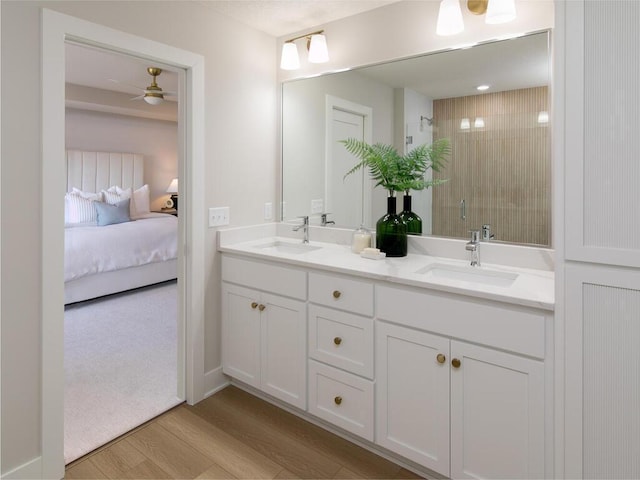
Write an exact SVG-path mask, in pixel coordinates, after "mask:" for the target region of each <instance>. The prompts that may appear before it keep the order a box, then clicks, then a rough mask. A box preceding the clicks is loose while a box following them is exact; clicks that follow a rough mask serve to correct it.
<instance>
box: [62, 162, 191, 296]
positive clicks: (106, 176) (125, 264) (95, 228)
mask: <svg viewBox="0 0 640 480" xmlns="http://www.w3.org/2000/svg"><path fill="white" fill-rule="evenodd" d="M148 192H149V190H148V186H147V185H145V184H144V157H143V156H142V155H139V154H134V153H104V152H88V151H79V150H67V194H66V195H65V261H64V275H65V304H69V303H75V302H80V301H84V300H88V299H92V298H96V297H101V296H104V295H109V294H112V293H118V292H123V291H126V290H130V289H133V288H138V287H143V286H146V285H152V284H155V283H160V282H164V281H167V280H172V279H175V278H176V277H177V243H178V219H177V217H175V216H173V215H167V214H162V213H153V212H150V211H149V197H148V195H149V193H148ZM127 195H129V199H128V200H126V198H127ZM145 197H146V198H145ZM96 200H97V201H100V202H101V203H100V205H97V206H96V204H93V203H90V202H92V201H96ZM125 205H126V207H125ZM94 207H95V208H94ZM98 207H100V208H98ZM96 210H98V214H99V215H101V216H99V221H98V220H96V218H89V217H90V215H91V212H93V215H94V216H95V211H96ZM125 210H126V213H127V214H128V215H127V216H128V217H129V218H130V219H131V220H130V221H128V220H127V219H126V218H121V219H118V218H119V217H118V214H122V212H124V211H125ZM101 212H103V213H102V214H101ZM113 212H116V213H113ZM114 219H115V220H114ZM110 222H115V223H110Z"/></svg>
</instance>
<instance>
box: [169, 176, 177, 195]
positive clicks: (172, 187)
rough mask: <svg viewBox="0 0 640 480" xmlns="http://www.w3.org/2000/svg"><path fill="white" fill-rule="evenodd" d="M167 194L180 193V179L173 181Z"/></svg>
mask: <svg viewBox="0 0 640 480" xmlns="http://www.w3.org/2000/svg"><path fill="white" fill-rule="evenodd" d="M167 193H178V179H177V178H174V179H173V180H171V183H170V184H169V187H168V188H167Z"/></svg>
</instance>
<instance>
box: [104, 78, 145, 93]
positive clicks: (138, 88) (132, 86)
mask: <svg viewBox="0 0 640 480" xmlns="http://www.w3.org/2000/svg"><path fill="white" fill-rule="evenodd" d="M109 81H110V82H113V83H117V84H119V85H125V86H127V87H131V88H135V89H136V90H141V91H143V92H144V91H145V89H144V88H142V87H138V86H136V85H131V84H130V83H124V82H121V81H120V80H115V79H113V78H109Z"/></svg>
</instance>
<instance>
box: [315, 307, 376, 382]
mask: <svg viewBox="0 0 640 480" xmlns="http://www.w3.org/2000/svg"><path fill="white" fill-rule="evenodd" d="M309 356H310V357H311V358H315V359H316V360H320V361H321V362H324V363H328V364H330V365H333V366H334V367H338V368H342V369H343V370H347V371H349V372H351V373H355V374H357V375H362V376H363V377H367V378H371V379H372V378H373V319H372V318H369V317H362V316H360V315H354V314H352V313H347V312H342V311H339V310H334V309H331V308H326V307H320V306H318V305H310V306H309Z"/></svg>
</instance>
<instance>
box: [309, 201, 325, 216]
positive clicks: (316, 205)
mask: <svg viewBox="0 0 640 480" xmlns="http://www.w3.org/2000/svg"><path fill="white" fill-rule="evenodd" d="M323 208H324V202H323V201H322V199H321V198H319V199H317V200H311V213H322V209H323Z"/></svg>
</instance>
